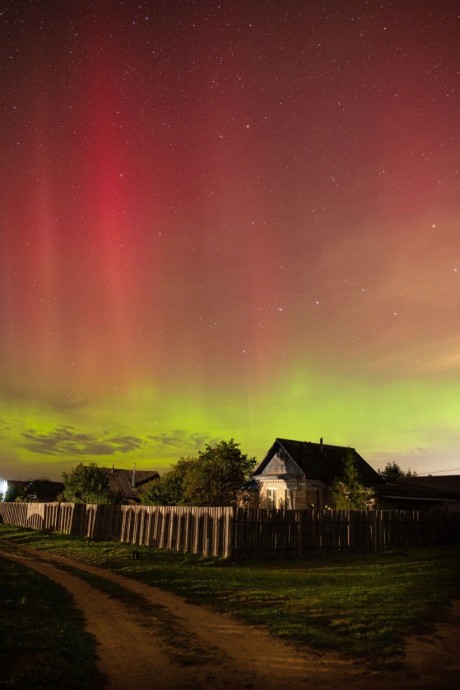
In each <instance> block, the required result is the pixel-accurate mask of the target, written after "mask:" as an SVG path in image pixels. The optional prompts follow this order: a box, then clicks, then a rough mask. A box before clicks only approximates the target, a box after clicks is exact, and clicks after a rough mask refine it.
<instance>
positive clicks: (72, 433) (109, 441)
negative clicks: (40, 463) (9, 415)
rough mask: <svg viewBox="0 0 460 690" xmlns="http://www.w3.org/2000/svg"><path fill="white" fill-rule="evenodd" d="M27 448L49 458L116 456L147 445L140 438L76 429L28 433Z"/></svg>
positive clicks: (56, 429) (61, 427)
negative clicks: (62, 456)
mask: <svg viewBox="0 0 460 690" xmlns="http://www.w3.org/2000/svg"><path fill="white" fill-rule="evenodd" d="M22 436H23V438H24V439H25V443H24V444H23V447H24V448H25V449H26V450H29V451H32V452H34V453H43V454H45V455H115V454H117V453H129V452H131V451H134V450H138V449H139V448H141V447H142V446H143V445H144V443H145V442H144V441H143V440H142V439H141V438H139V437H137V436H110V435H106V434H102V435H101V436H97V435H96V434H85V433H78V432H77V431H76V430H75V428H74V427H72V426H58V427H56V428H55V429H54V430H53V431H50V432H46V433H43V432H40V431H37V430H35V429H27V430H26V431H24V432H23V433H22Z"/></svg>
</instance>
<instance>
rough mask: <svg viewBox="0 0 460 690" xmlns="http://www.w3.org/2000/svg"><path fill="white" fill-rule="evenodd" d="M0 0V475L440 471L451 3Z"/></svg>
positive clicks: (450, 305) (449, 210) (449, 259)
mask: <svg viewBox="0 0 460 690" xmlns="http://www.w3.org/2000/svg"><path fill="white" fill-rule="evenodd" d="M0 8H1V10H0V27H1V29H0V30H1V36H0V51H1V63H0V64H1V79H2V84H1V100H2V108H1V128H0V141H1V170H2V174H1V177H0V267H1V271H0V476H8V477H10V478H18V479H20V478H33V477H36V476H39V475H41V474H46V475H47V476H50V477H51V478H60V475H61V472H62V470H63V469H68V468H69V467H70V466H72V465H74V464H76V463H77V462H89V461H95V462H97V463H98V464H100V465H107V466H111V465H112V464H115V465H116V466H117V467H131V466H132V463H133V462H135V463H136V465H137V467H138V468H139V469H158V470H159V471H160V472H161V471H162V470H165V469H167V468H168V467H169V465H170V464H171V463H173V462H175V461H176V460H177V459H178V458H179V457H180V456H182V455H187V454H192V453H195V452H196V451H197V450H198V449H199V448H201V447H203V444H204V443H205V442H207V441H209V442H212V441H213V440H220V439H229V438H231V437H233V438H235V440H236V441H237V442H239V443H241V447H242V450H243V451H244V452H246V453H248V454H250V455H256V456H257V458H258V459H261V458H262V457H263V455H264V453H265V451H266V450H268V448H269V447H270V445H271V444H272V442H273V440H274V438H275V437H277V436H278V437H285V438H294V439H299V440H311V441H318V440H319V438H320V437H323V438H324V439H325V442H327V443H332V444H335V443H336V444H340V445H351V446H353V447H355V448H356V449H357V450H358V451H359V453H360V454H361V455H362V456H363V457H364V458H366V460H368V461H369V462H370V463H371V464H372V465H373V466H374V467H375V468H378V467H383V466H384V465H385V463H386V462H388V461H393V460H395V461H396V462H398V464H400V465H401V467H403V468H404V469H407V468H408V467H411V468H412V469H413V470H416V471H417V472H419V473H423V472H428V471H429V472H436V471H445V470H449V471H450V470H454V469H455V470H457V471H458V470H459V468H460V459H458V456H459V449H460V430H459V418H460V226H459V222H460V124H459V123H460V11H459V6H458V3H457V2H453V1H452V2H448V1H446V0H440V1H439V2H436V3H434V2H432V1H431V0H429V1H428V0H413V1H409V0H391V1H389V2H386V1H385V0H382V1H381V2H374V1H373V0H370V1H369V2H366V1H365V0H355V1H353V0H350V1H349V2H342V1H341V0H329V1H328V0H324V1H322V2H320V1H317V0H310V1H307V0H286V1H285V2H281V0H266V1H264V0H260V1H254V2H249V1H248V2H245V1H244V0H241V1H236V0H233V1H228V2H225V0H222V2H218V1H216V2H213V1H211V0H209V1H205V0H159V1H158V2H154V1H150V2H142V0H137V2H131V1H130V0H128V1H126V2H123V1H122V0H112V1H110V0H97V1H96V2H89V1H88V2H84V1H78V0H76V1H72V0H69V2H65V3H64V2H58V0H46V1H45V0H33V1H29V2H26V1H24V2H17V1H13V0H10V1H8V0H6V1H4V2H2V3H1V4H0Z"/></svg>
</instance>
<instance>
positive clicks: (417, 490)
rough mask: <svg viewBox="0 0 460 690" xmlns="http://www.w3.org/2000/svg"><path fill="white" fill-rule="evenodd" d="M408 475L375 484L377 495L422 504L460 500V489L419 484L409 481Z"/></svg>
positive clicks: (397, 500) (396, 500) (389, 499)
mask: <svg viewBox="0 0 460 690" xmlns="http://www.w3.org/2000/svg"><path fill="white" fill-rule="evenodd" d="M408 479H410V478H408V477H404V478H403V479H402V480H398V481H396V482H386V483H385V484H383V485H380V486H375V487H374V489H375V493H376V495H377V496H378V497H379V498H381V499H384V500H387V501H391V502H400V501H403V502H405V503H406V502H409V504H410V503H414V504H415V503H416V502H418V503H420V504H421V505H422V504H424V503H425V504H428V503H432V504H438V505H440V504H443V503H458V502H460V490H457V491H445V490H444V489H441V488H435V487H432V486H426V485H423V484H417V483H415V482H412V481H408Z"/></svg>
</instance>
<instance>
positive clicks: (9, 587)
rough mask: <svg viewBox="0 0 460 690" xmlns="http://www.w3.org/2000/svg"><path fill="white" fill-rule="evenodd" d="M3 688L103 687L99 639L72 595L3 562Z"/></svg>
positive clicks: (0, 684)
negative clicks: (86, 627) (85, 626)
mask: <svg viewBox="0 0 460 690" xmlns="http://www.w3.org/2000/svg"><path fill="white" fill-rule="evenodd" d="M0 581H1V587H0V611H1V616H0V639H1V640H2V643H1V645H0V668H2V673H1V674H0V688H9V689H10V690H13V689H14V690H16V689H17V690H22V689H23V688H28V689H29V690H41V689H42V688H43V689H44V688H53V687H55V688H68V689H75V690H76V689H77V688H83V687H84V688H88V689H89V690H91V689H95V688H100V687H101V686H102V682H103V676H102V674H101V673H100V671H99V670H98V668H97V666H96V648H95V640H94V638H93V636H92V635H90V634H89V633H86V632H85V631H84V630H83V618H82V615H81V614H80V612H79V611H78V610H77V609H76V608H75V607H74V605H73V602H72V598H71V596H70V594H69V593H68V592H67V591H66V590H65V589H64V588H63V587H60V586H59V585H58V584H56V583H54V582H51V580H49V579H48V578H47V577H45V576H43V575H40V574H39V573H36V572H34V571H33V570H30V568H27V567H25V566H23V565H22V564H19V563H16V562H13V561H10V560H8V559H4V558H0Z"/></svg>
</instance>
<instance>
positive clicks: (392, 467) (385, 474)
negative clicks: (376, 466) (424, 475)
mask: <svg viewBox="0 0 460 690" xmlns="http://www.w3.org/2000/svg"><path fill="white" fill-rule="evenodd" d="M378 473H379V475H380V476H381V477H382V478H383V479H385V481H387V482H396V481H398V479H403V478H404V477H415V476H416V475H417V472H412V470H411V469H410V468H409V469H408V470H407V472H404V470H403V469H401V467H400V466H399V465H398V464H397V463H396V462H387V464H386V465H385V469H383V470H378Z"/></svg>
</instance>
